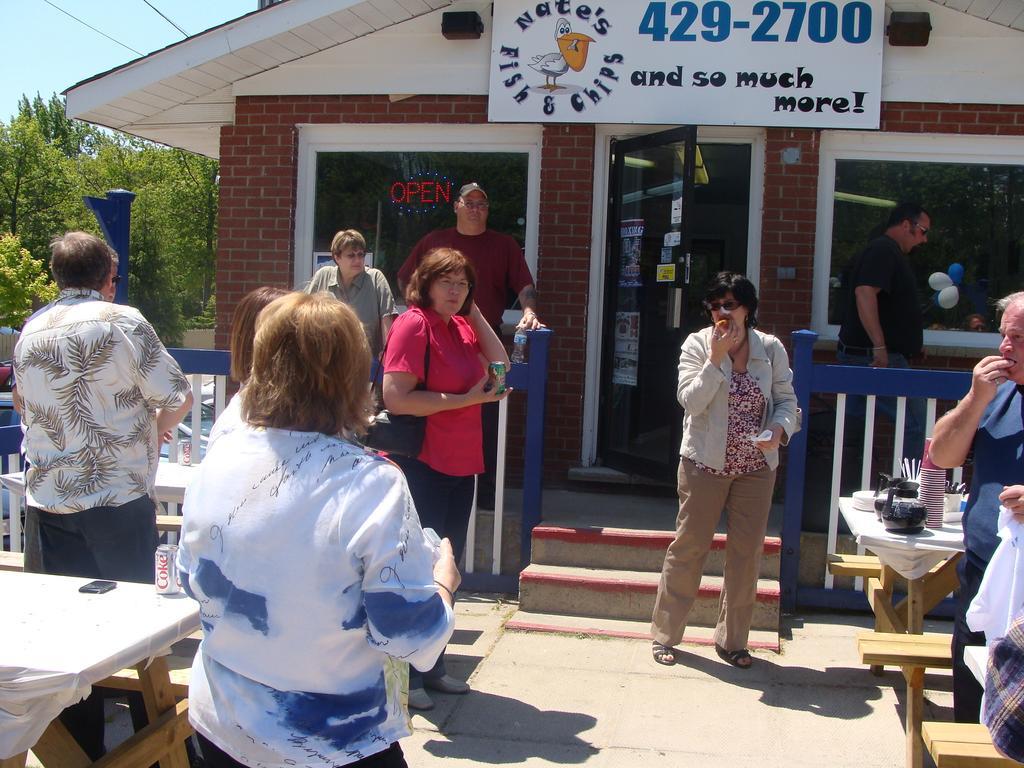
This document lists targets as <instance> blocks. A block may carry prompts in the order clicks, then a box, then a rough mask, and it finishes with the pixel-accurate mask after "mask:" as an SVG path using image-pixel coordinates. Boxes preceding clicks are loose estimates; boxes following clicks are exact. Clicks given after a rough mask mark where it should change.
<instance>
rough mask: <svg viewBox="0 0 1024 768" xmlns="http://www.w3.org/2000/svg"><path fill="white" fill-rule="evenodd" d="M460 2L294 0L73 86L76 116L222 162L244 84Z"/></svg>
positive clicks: (70, 94)
mask: <svg viewBox="0 0 1024 768" xmlns="http://www.w3.org/2000/svg"><path fill="white" fill-rule="evenodd" d="M451 2H452V0H285V2H281V3H277V4H275V5H271V6H269V7H267V8H264V9H262V10H259V11H254V12H253V13H250V14H247V15H246V16H242V17H241V18H238V19H235V20H234V21H230V22H227V23H226V24H222V25H221V26H219V27H214V28H213V29H209V30H207V31H205V32H201V33H199V34H198V35H194V36H192V37H189V38H187V39H185V40H182V41H181V42H179V43H175V44H174V45H171V46H168V47H167V48H163V49H161V50H159V51H155V52H154V53H151V54H149V55H148V56H143V57H142V58H140V59H136V60H134V61H130V62H128V63H127V64H124V65H122V66H120V67H117V68H116V69H113V70H110V71H109V72H105V73H102V74H99V75H96V76H95V77H92V78H90V79H88V80H84V81H83V82H81V83H78V84H76V85H73V86H71V87H70V88H68V89H67V91H65V92H64V93H65V96H66V97H67V114H68V116H69V117H73V118H77V119H79V120H85V121H86V122H89V123H94V124H96V125H102V126H105V127H107V128H116V129H117V130H120V131H124V132H126V133H130V134H133V135H135V136H141V137H143V138H146V139H151V140H153V141H157V142H160V143H163V144H169V145H171V146H175V147H181V148H182V149H187V150H190V151H192V152H197V153H199V154H202V155H208V156H209V157H217V156H218V155H219V151H220V127H221V126H222V125H229V124H231V123H232V122H233V121H234V116H235V94H234V86H235V84H236V83H239V82H240V81H242V80H244V79H246V78H248V77H251V76H253V75H256V74H260V73H263V72H268V71H270V70H273V69H275V68H277V67H280V66H282V65H284V64H287V63H289V62H293V61H296V60H298V59H302V58H304V57H307V56H310V55H313V54H316V53H319V52H320V51H325V50H328V49H330V48H334V47H335V46H339V45H342V44H344V43H347V42H349V41H351V40H356V39H358V38H361V37H364V36H366V35H370V34H372V33H374V32H377V31H379V30H382V29H386V28H388V27H391V26H393V25H396V24H400V23H402V22H404V21H408V20H410V19H414V18H416V17H418V16H422V15H424V14H428V13H431V12H433V11H435V10H438V9H440V8H444V7H447V6H449V5H450V4H451ZM439 33H440V30H438V36H440V34H439Z"/></svg>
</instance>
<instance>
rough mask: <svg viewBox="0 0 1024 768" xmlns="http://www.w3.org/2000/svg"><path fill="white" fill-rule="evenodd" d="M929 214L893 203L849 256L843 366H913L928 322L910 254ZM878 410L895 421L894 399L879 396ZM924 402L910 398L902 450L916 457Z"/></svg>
mask: <svg viewBox="0 0 1024 768" xmlns="http://www.w3.org/2000/svg"><path fill="white" fill-rule="evenodd" d="M930 228H931V217H930V216H929V215H928V212H927V211H926V210H925V209H924V208H922V207H921V206H920V205H918V204H917V203H900V204H899V205H897V206H896V207H895V208H893V210H892V213H890V215H889V219H888V221H887V222H886V228H885V231H884V232H883V233H882V234H881V235H880V236H879V237H876V238H875V239H873V240H872V241H871V242H870V243H868V246H867V248H865V249H864V250H863V251H861V252H860V253H859V254H858V255H857V256H855V257H854V258H853V259H851V260H850V263H849V264H848V265H847V266H846V269H845V270H844V271H843V290H844V296H845V304H844V306H843V310H842V311H843V315H842V324H841V326H840V328H839V343H838V345H837V351H836V359H837V361H838V362H839V363H840V364H841V365H860V366H870V367H872V368H909V367H910V362H909V361H910V358H912V357H914V356H915V355H918V354H920V352H921V348H922V346H923V345H924V323H923V319H922V316H921V299H920V296H919V295H918V291H917V278H916V276H915V275H914V270H913V268H912V267H911V264H910V258H909V256H910V253H911V252H912V251H913V250H914V249H916V248H918V247H919V246H921V245H923V244H925V243H927V242H928V230H929V229H930ZM878 406H879V409H880V410H881V411H882V412H883V413H885V414H886V415H887V416H889V417H890V418H891V419H892V420H893V421H895V419H896V403H895V400H894V399H893V398H880V399H879V401H878ZM924 408H925V404H924V401H923V400H920V399H919V398H912V399H909V400H908V401H907V427H906V442H905V443H904V454H905V455H907V456H912V457H914V458H918V457H920V456H921V452H922V450H923V449H924V422H925V411H924ZM848 411H849V413H850V415H852V416H863V414H864V401H863V399H862V398H856V399H852V400H851V403H850V408H849V409H848Z"/></svg>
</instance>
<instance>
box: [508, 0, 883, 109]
mask: <svg viewBox="0 0 1024 768" xmlns="http://www.w3.org/2000/svg"><path fill="white" fill-rule="evenodd" d="M884 23H885V7H884V3H883V2H882V0H814V1H813V2H809V1H807V0H682V1H681V2H648V1H647V0H616V2H605V3H603V4H598V3H593V4H589V3H581V2H575V0H548V1H547V2H526V1H525V0H495V2H494V22H493V29H492V37H491V46H492V47H491V69H490V99H489V107H488V119H489V120H491V121H492V122H538V123H544V122H546V123H645V124H688V125H692V124H702V125H755V126H766V127H767V126H780V127H793V128H878V126H879V113H880V104H881V87H882V43H883V40H884Z"/></svg>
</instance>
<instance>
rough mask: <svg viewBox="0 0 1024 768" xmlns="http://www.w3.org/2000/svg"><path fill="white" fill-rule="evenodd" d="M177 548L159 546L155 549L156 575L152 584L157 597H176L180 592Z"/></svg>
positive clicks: (171, 545) (164, 545)
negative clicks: (154, 586)
mask: <svg viewBox="0 0 1024 768" xmlns="http://www.w3.org/2000/svg"><path fill="white" fill-rule="evenodd" d="M177 558H178V547H177V546H176V545H174V544H161V545H160V546H159V547H157V548H156V573H155V577H154V580H153V583H154V584H155V585H156V592H157V594H158V595H176V594H178V592H180V591H181V584H180V582H179V581H178V563H177Z"/></svg>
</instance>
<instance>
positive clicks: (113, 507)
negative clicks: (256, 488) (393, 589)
mask: <svg viewBox="0 0 1024 768" xmlns="http://www.w3.org/2000/svg"><path fill="white" fill-rule="evenodd" d="M51 249H52V252H53V256H52V259H51V262H50V268H51V270H52V272H53V276H54V278H55V280H56V281H57V286H58V287H59V288H60V289H61V292H60V295H59V296H58V298H57V299H56V301H54V302H53V303H52V304H50V305H49V306H48V307H47V308H46V309H45V310H44V311H41V312H38V313H36V314H35V315H33V316H32V318H30V319H29V321H28V322H27V323H25V327H24V328H23V329H22V333H21V337H20V339H19V340H18V344H17V346H16V347H15V349H14V368H15V371H16V375H17V380H18V396H19V399H20V400H21V403H20V405H21V411H22V430H23V432H24V435H25V438H24V450H25V457H26V459H27V460H28V464H29V465H28V469H27V470H26V473H25V474H26V477H25V481H26V482H25V486H26V496H27V501H28V505H29V509H30V512H31V513H32V514H34V515H36V516H37V517H38V522H39V549H40V553H41V565H42V571H43V572H44V573H52V574H58V575H64V576H82V577H86V578H91V579H114V580H122V581H144V582H145V581H152V579H153V553H154V550H155V549H156V546H157V531H156V503H155V501H154V499H153V497H154V482H155V478H156V467H157V462H158V461H159V459H160V452H159V437H158V436H159V435H162V434H163V433H164V432H165V431H167V430H169V429H173V428H174V427H176V426H177V424H178V422H180V421H181V419H182V417H184V415H185V414H186V413H188V410H189V408H191V405H192V393H191V390H190V388H189V384H188V380H187V379H186V378H185V376H184V375H183V374H182V372H181V368H180V367H179V366H178V364H177V363H176V362H175V361H174V358H172V357H171V356H170V355H169V354H168V353H167V350H166V349H165V348H164V346H163V344H162V343H161V342H160V339H159V338H158V337H157V335H156V332H155V331H154V330H153V326H151V325H150V324H149V322H148V321H147V320H146V318H144V317H143V316H142V314H141V313H140V312H139V311H138V310H136V309H134V308H132V307H126V306H122V305H119V304H112V303H110V299H111V298H112V297H113V294H114V284H115V283H116V281H117V277H116V255H115V254H114V251H113V250H112V249H111V248H110V247H109V246H108V245H107V244H106V243H104V242H103V241H102V240H100V239H99V238H97V237H94V236H93V235H89V234H86V233H85V232H69V233H67V234H65V235H63V236H61V237H58V238H56V239H54V241H53V243H52V244H51ZM91 698H92V697H91ZM99 703H100V705H102V702H99ZM87 704H90V701H89V700H86V702H83V705H77V706H84V705H87ZM73 709H75V708H74V707H72V708H69V710H67V711H66V712H70V711H71V710H73ZM86 709H88V707H87V708H86ZM78 714H83V715H84V713H72V715H70V716H69V718H70V719H71V720H73V721H74V722H72V723H68V722H67V721H66V722H65V724H66V725H68V727H69V729H70V730H72V732H73V733H74V734H75V736H76V738H78V739H79V741H80V743H82V742H86V743H82V747H83V749H85V751H86V753H87V754H89V757H90V758H92V759H94V760H95V759H97V758H98V757H99V756H101V755H102V754H103V741H102V735H103V728H102V725H103V720H102V708H101V707H100V709H99V721H98V735H97V732H96V731H97V722H96V710H95V706H93V708H92V709H89V714H88V716H85V718H84V719H86V720H88V721H89V722H88V725H85V724H82V723H80V722H79V720H75V718H76V717H77V715H78ZM62 719H63V716H62ZM75 723H78V725H76V724H75ZM79 726H81V727H79ZM97 738H98V741H97V740H96V739H97Z"/></svg>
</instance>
